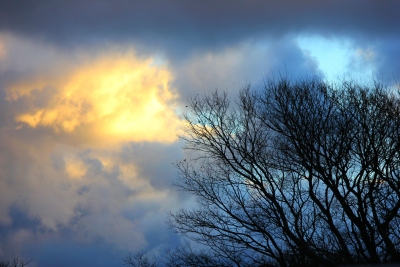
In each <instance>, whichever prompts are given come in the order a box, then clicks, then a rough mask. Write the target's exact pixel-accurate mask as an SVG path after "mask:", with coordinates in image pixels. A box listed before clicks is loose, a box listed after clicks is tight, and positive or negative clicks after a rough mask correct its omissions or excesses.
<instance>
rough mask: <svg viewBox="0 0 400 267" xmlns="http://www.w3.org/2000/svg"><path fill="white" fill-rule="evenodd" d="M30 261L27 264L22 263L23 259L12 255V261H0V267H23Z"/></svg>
mask: <svg viewBox="0 0 400 267" xmlns="http://www.w3.org/2000/svg"><path fill="white" fill-rule="evenodd" d="M31 261H32V260H29V261H28V262H24V260H23V259H21V258H20V257H19V256H17V255H15V254H13V255H12V261H11V262H9V261H1V262H0V267H24V266H27V265H28V264H29V263H30V262H31Z"/></svg>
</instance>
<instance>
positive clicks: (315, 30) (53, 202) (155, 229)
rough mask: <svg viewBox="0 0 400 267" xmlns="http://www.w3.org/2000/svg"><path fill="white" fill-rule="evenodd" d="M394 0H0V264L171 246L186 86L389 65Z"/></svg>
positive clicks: (396, 25) (106, 256)
mask: <svg viewBox="0 0 400 267" xmlns="http://www.w3.org/2000/svg"><path fill="white" fill-rule="evenodd" d="M399 11H400V2H399V1H389V0H383V1H371V0H362V1H361V0H354V1H348V0H346V1H344V0H343V1H342V0H336V1H317V0H303V1H299V0H280V1H272V0H241V1H239V0H214V1H212V0H206V1H203V0H140V1H139V0H112V1H111V0H70V1H54V0H35V1H20V0H6V1H1V2H0V260H7V259H9V258H10V256H11V254H12V253H15V254H18V255H20V256H21V257H23V258H24V259H26V260H28V259H33V262H32V263H31V264H30V265H29V266H32V267H35V266H37V267H53V266H59V267H63V266H77V267H80V266H82V267H83V266H85V267H87V266H99V267H103V266H104V267H106V266H107V267H108V266H120V264H121V263H122V261H121V258H122V257H124V256H126V255H127V254H128V253H129V252H133V253H135V252H138V251H143V250H146V251H148V252H149V253H153V254H154V255H158V254H162V253H163V252H164V251H165V249H167V248H169V247H174V246H176V245H178V244H179V243H180V237H179V236H177V235H176V234H175V233H174V232H173V231H172V230H170V229H168V227H167V226H166V224H165V219H166V217H167V213H168V212H169V211H174V210H177V209H180V208H185V207H190V206H192V205H193V203H194V200H193V199H192V198H191V197H190V196H189V195H185V194H183V193H182V192H178V191H177V190H176V189H175V188H174V187H173V186H172V183H173V182H174V180H176V170H175V169H174V167H173V165H172V163H174V162H176V161H177V160H180V159H183V158H184V157H185V155H188V154H187V153H188V152H187V151H184V150H182V145H183V144H182V143H181V142H180V141H179V139H178V138H177V132H178V131H179V127H180V124H181V122H180V119H179V118H180V114H182V112H184V111H185V106H186V103H187V98H188V97H190V96H191V95H196V94H198V93H199V94H203V93H205V92H210V91H213V90H215V88H219V89H221V90H226V91H229V92H230V93H231V94H232V96H234V94H235V92H238V90H240V88H241V87H242V86H243V85H244V84H246V83H248V82H250V83H251V84H252V86H253V87H254V88H257V87H260V86H262V84H263V79H264V78H265V77H266V76H267V75H270V74H279V73H288V74H289V75H290V77H294V78H296V77H305V76H307V75H308V76H309V75H317V76H319V77H321V78H324V79H334V78H335V77H339V76H340V77H353V78H356V79H360V80H364V79H371V78H377V79H378V80H380V81H384V82H385V83H388V84H391V83H395V82H397V81H399V77H400V16H399Z"/></svg>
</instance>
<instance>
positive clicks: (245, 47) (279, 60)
mask: <svg viewBox="0 0 400 267" xmlns="http://www.w3.org/2000/svg"><path fill="white" fill-rule="evenodd" d="M171 69H172V71H173V73H174V75H175V80H174V82H173V84H172V86H173V87H174V88H179V93H180V95H181V100H182V101H183V103H186V102H187V101H186V99H188V98H190V97H191V96H194V95H196V94H203V93H204V92H209V91H213V90H215V88H218V89H219V90H225V91H229V92H231V93H233V94H232V95H235V93H236V92H238V91H239V90H240V89H241V88H242V87H243V86H244V85H245V84H246V83H251V84H252V85H253V88H257V87H260V86H262V85H263V79H264V77H265V75H270V74H275V75H279V72H280V73H282V74H284V75H285V74H286V72H287V75H289V76H291V77H293V78H298V77H300V76H305V75H317V76H320V77H323V73H321V71H320V70H319V69H318V63H317V62H316V60H315V59H314V58H312V57H310V55H308V54H307V53H305V52H303V51H302V50H301V49H300V47H299V46H298V45H297V43H296V42H295V41H293V40H291V39H289V38H281V39H277V40H266V41H261V42H255V41H254V42H243V43H240V44H238V45H236V46H231V47H227V48H225V49H224V50H221V51H219V52H217V53H212V52H206V53H197V54H195V55H193V56H191V57H188V58H187V59H186V60H179V61H173V60H171ZM182 105H183V106H184V104H182Z"/></svg>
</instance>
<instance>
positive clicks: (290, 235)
mask: <svg viewBox="0 0 400 267" xmlns="http://www.w3.org/2000/svg"><path fill="white" fill-rule="evenodd" d="M190 108H191V110H190V112H188V113H187V114H186V115H185V116H184V121H185V126H184V134H183V135H182V136H181V139H183V140H184V141H185V142H186V146H185V149H188V150H191V151H195V152H197V155H198V157H197V158H195V159H185V160H183V161H181V162H179V163H178V164H177V168H178V169H179V182H178V184H177V186H178V187H179V188H181V189H182V190H184V191H186V192H189V193H190V194H193V195H194V196H196V197H197V200H198V207H197V208H195V209H194V210H181V211H179V212H177V213H176V214H171V218H170V224H171V226H173V227H174V228H175V229H176V230H177V231H178V232H179V233H181V234H183V235H184V236H186V237H187V238H189V239H191V240H193V241H195V242H197V243H200V244H202V245H204V246H206V247H208V248H209V249H210V250H209V251H208V252H205V251H203V252H198V253H196V252H193V251H192V250H191V249H190V250H188V249H186V250H185V249H178V250H176V251H175V252H173V253H172V255H175V256H177V257H175V259H178V261H177V262H179V264H177V265H175V266H182V267H183V266H221V267H222V266H272V265H275V266H282V267H283V266H338V265H345V264H357V263H368V264H375V263H387V262H399V261H400V213H399V209H400V179H399V176H400V171H399V170H400V155H399V153H400V98H399V92H398V91H397V90H390V89H389V88H385V87H383V86H382V84H379V83H373V84H372V85H360V84H357V83H355V82H348V81H342V82H340V83H337V84H335V85H331V84H328V83H325V82H323V81H320V80H317V79H310V80H307V79H305V80H300V81H296V82H291V81H289V80H287V79H284V78H282V79H280V80H278V81H274V80H268V81H266V84H265V88H264V90H262V91H261V92H256V91H251V90H250V86H247V87H246V88H245V89H243V90H242V91H241V92H240V94H239V96H238V98H237V99H236V102H235V103H234V104H231V103H230V101H229V98H228V95H227V93H218V92H215V93H213V94H212V95H206V96H204V97H199V96H197V97H195V98H193V99H191V100H190ZM170 255H171V253H170ZM202 255H204V256H202ZM179 256H181V258H179ZM196 257H197V258H196ZM173 259H174V258H173V257H172V258H171V257H170V258H167V262H168V261H169V262H171V261H172V260H173ZM185 259H186V260H185ZM188 259H195V261H197V262H200V263H201V264H199V265H196V264H193V263H191V262H190V261H188ZM204 259H207V261H209V262H211V263H210V264H208V265H207V264H203V262H204V261H205V260H204ZM212 260H214V261H212ZM168 266H173V265H168Z"/></svg>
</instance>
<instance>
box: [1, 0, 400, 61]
mask: <svg viewBox="0 0 400 267" xmlns="http://www.w3.org/2000/svg"><path fill="white" fill-rule="evenodd" d="M399 9H400V3H398V2H397V1H384V2H377V1H372V0H369V1H344V0H341V1H316V0H308V1H296V0H285V1H264V0H250V1H239V0H219V1H186V0H174V1H161V0H158V1H157V0H153V1H128V0H120V1H95V0H84V1H81V0H79V1H78V0H74V1H67V2H65V1H51V0H42V1H32V2H26V1H2V2H1V4H0V10H1V11H0V30H1V31H6V32H7V31H10V32H14V33H19V34H21V35H28V36H31V37H34V38H44V39H45V40H48V41H50V42H56V43H58V44H63V45H68V44H75V45H76V44H78V45H82V44H83V43H93V42H98V41H101V42H107V41H111V42H113V41H123V40H126V41H128V40H130V41H134V42H138V43H140V44H142V45H144V46H146V47H152V48H153V49H161V50H168V51H170V52H172V53H174V54H175V55H176V56H178V55H179V54H184V53H185V51H187V50H191V51H196V50H199V49H200V50H202V49H206V50H208V49H210V48H217V47H224V46H225V45H227V44H229V43H237V42H239V41H240V40H243V39H247V38H255V37H257V36H264V35H268V36H275V37H276V36H284V35H287V34H292V33H298V32H300V31H303V32H309V33H313V34H322V35H328V36H329V35H332V34H341V35H351V36H352V37H355V36H358V37H359V38H364V37H365V38H368V39H374V38H386V37H388V36H396V35H398V34H399V28H398V25H399V23H400V18H399V16H398V14H397V13H398V10H399Z"/></svg>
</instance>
